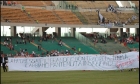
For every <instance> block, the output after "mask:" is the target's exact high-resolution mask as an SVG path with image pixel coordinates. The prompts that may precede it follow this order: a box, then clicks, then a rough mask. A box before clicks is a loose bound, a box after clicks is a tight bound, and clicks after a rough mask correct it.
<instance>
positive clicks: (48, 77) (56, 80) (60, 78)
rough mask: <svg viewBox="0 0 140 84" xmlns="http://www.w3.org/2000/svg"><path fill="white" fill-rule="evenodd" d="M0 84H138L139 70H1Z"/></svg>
mask: <svg viewBox="0 0 140 84" xmlns="http://www.w3.org/2000/svg"><path fill="white" fill-rule="evenodd" d="M1 84H139V70H137V71H132V72H129V71H128V70H125V71H124V72H120V71H59V72H21V71H20V72H7V73H4V72H3V70H1Z"/></svg>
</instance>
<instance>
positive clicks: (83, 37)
mask: <svg viewBox="0 0 140 84" xmlns="http://www.w3.org/2000/svg"><path fill="white" fill-rule="evenodd" d="M75 38H77V39H78V40H80V41H81V42H83V43H84V44H86V45H87V46H89V47H92V48H94V49H96V50H97V51H98V52H106V51H105V49H103V48H102V47H97V46H95V45H94V44H93V42H92V41H91V39H88V38H86V37H85V36H83V35H82V34H80V33H79V32H75Z"/></svg>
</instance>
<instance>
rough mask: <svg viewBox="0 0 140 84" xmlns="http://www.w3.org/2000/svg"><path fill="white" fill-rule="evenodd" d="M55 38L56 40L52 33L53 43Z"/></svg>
mask: <svg viewBox="0 0 140 84" xmlns="http://www.w3.org/2000/svg"><path fill="white" fill-rule="evenodd" d="M54 40H55V37H54V35H53V34H52V43H53V42H54Z"/></svg>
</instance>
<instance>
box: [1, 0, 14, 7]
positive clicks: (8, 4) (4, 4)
mask: <svg viewBox="0 0 140 84" xmlns="http://www.w3.org/2000/svg"><path fill="white" fill-rule="evenodd" d="M0 3H1V5H3V6H16V4H17V2H16V1H1V2H0Z"/></svg>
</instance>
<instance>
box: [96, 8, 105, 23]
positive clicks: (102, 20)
mask: <svg viewBox="0 0 140 84" xmlns="http://www.w3.org/2000/svg"><path fill="white" fill-rule="evenodd" d="M97 12H98V18H99V20H100V22H101V23H104V22H105V18H104V16H103V15H102V14H101V13H100V11H99V10H97Z"/></svg>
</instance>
